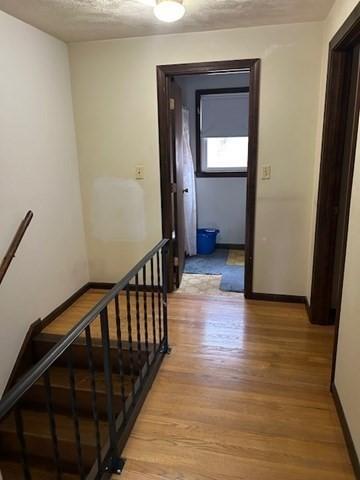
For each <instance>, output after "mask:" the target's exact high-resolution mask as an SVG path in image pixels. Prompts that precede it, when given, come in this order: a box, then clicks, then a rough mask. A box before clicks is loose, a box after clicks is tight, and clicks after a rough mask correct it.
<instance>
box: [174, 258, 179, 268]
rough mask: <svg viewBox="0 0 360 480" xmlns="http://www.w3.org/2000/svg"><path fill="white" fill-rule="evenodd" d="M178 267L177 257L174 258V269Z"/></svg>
mask: <svg viewBox="0 0 360 480" xmlns="http://www.w3.org/2000/svg"><path fill="white" fill-rule="evenodd" d="M178 266H179V257H174V267H178Z"/></svg>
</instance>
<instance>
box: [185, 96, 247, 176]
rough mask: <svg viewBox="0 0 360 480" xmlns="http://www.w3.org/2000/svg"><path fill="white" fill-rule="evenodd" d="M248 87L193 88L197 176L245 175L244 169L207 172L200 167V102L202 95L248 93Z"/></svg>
mask: <svg viewBox="0 0 360 480" xmlns="http://www.w3.org/2000/svg"><path fill="white" fill-rule="evenodd" d="M249 92H250V88H249V87H236V88H208V89H203V90H195V112H196V125H195V129H196V172H195V175H196V176H197V177H247V175H248V172H247V169H246V171H245V170H243V171H239V172H234V171H225V170H224V171H221V172H207V171H204V170H203V169H202V164H201V139H200V121H201V119H200V102H201V97H202V96H203V95H216V94H224V93H225V94H226V93H229V94H230V93H249ZM249 115H250V112H249Z"/></svg>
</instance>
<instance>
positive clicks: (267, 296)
mask: <svg viewBox="0 0 360 480" xmlns="http://www.w3.org/2000/svg"><path fill="white" fill-rule="evenodd" d="M246 298H247V299H248V300H264V301H266V302H284V303H302V304H306V301H305V300H306V299H305V297H303V296H301V295H281V294H277V293H256V292H253V293H252V294H251V295H249V296H248V297H246Z"/></svg>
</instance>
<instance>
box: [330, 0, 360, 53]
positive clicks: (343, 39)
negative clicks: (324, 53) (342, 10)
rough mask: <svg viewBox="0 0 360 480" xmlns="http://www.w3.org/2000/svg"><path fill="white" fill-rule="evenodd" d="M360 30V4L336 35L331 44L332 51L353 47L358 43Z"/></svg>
mask: <svg viewBox="0 0 360 480" xmlns="http://www.w3.org/2000/svg"><path fill="white" fill-rule="evenodd" d="M359 29H360V3H358V4H357V5H356V7H355V8H354V10H353V11H352V12H351V13H350V15H349V16H348V18H347V19H346V20H345V22H344V23H343V24H342V26H341V27H340V28H339V30H338V31H337V32H336V33H335V35H334V36H333V38H332V39H331V42H330V45H329V47H330V49H331V50H338V49H339V50H343V49H344V47H345V48H349V47H353V46H354V45H355V44H356V43H357V42H358V35H359V33H358V32H359Z"/></svg>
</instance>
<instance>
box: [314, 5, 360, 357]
mask: <svg viewBox="0 0 360 480" xmlns="http://www.w3.org/2000/svg"><path fill="white" fill-rule="evenodd" d="M359 22H360V6H359V5H358V6H357V7H356V8H355V10H354V11H353V13H352V14H351V15H350V17H349V18H348V19H347V20H346V22H345V23H344V25H343V26H342V27H341V29H340V30H339V31H338V32H337V34H336V35H335V36H334V38H333V39H332V41H331V42H330V47H329V61H328V78H327V88H326V98H325V115H324V128H323V145H322V155H321V165H320V176H319V190H318V191H319V193H318V204H317V217H316V231H315V245H314V259H313V275H312V288H311V301H310V308H309V314H310V319H311V321H312V323H316V324H333V323H334V322H335V324H336V325H337V326H338V323H339V319H340V308H341V298H342V285H343V277H344V266H345V255H346V243H347V231H348V223H349V211H350V200H351V189H352V180H353V170H354V161H355V149H356V143H357V131H358V122H359V105H360V61H359V45H360V27H359ZM336 343H337V339H335V345H336ZM334 361H335V355H334Z"/></svg>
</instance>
